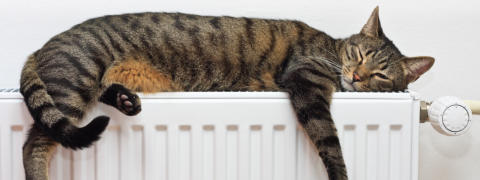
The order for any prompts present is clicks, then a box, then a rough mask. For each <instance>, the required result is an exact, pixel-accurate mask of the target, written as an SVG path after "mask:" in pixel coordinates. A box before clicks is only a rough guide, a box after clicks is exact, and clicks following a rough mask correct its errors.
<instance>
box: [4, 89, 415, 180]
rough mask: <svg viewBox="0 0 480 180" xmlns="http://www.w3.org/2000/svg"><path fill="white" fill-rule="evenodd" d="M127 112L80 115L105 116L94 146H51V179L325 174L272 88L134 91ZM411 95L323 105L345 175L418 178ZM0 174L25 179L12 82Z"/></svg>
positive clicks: (97, 109) (226, 179)
mask: <svg viewBox="0 0 480 180" xmlns="http://www.w3.org/2000/svg"><path fill="white" fill-rule="evenodd" d="M141 98H142V106H143V107H142V109H143V110H142V112H141V113H140V114H139V115H137V116H133V117H127V116H125V115H123V114H121V113H120V112H118V111H117V110H116V109H114V108H112V107H109V106H106V105H103V104H98V105H95V106H94V108H92V110H91V111H92V112H91V113H88V117H86V119H87V120H91V119H92V118H93V117H95V116H97V115H105V114H106V115H108V116H110V117H111V119H112V120H111V121H110V125H109V127H108V128H107V130H106V132H105V133H104V134H103V135H102V138H101V140H100V141H98V142H97V143H96V144H95V145H94V146H93V147H91V148H88V149H85V150H82V151H75V152H72V151H71V150H67V149H64V148H62V147H59V148H58V149H57V151H56V154H55V155H54V158H53V159H52V161H51V166H50V167H51V169H50V175H51V177H52V179H59V180H68V179H74V180H92V179H97V180H106V179H112V180H117V179H121V180H132V179H135V180H137V179H138V180H143V179H145V180H150V179H156V180H157V179H159V180H167V179H168V180H293V179H297V180H314V179H315V180H318V179H325V180H326V179H327V175H326V171H325V168H324V167H323V164H322V162H321V159H320V158H319V157H318V156H317V152H316V150H315V148H314V146H313V145H312V144H311V143H310V141H309V140H308V139H307V138H306V135H305V134H304V132H303V130H302V129H301V128H300V127H299V125H298V124H297V121H296V118H295V115H294V113H293V110H292V108H291V106H290V103H289V100H288V96H287V94H285V93H281V92H208V93H202V92H188V93H184V92H181V93H180V92H178V93H159V94H154V95H141ZM419 109H420V108H419V101H418V100H417V99H416V98H414V96H413V95H412V94H411V93H408V92H407V93H348V92H339V93H335V94H334V96H333V100H332V106H331V111H332V115H333V118H334V120H335V123H336V125H337V128H338V133H339V136H340V141H341V145H342V149H343V153H344V158H345V161H346V165H347V171H348V174H349V176H350V179H353V180H376V179H378V180H386V179H391V180H396V179H398V180H416V179H418V126H419V123H418V122H419ZM0 114H2V123H0V178H1V179H5V180H7V179H12V180H17V179H24V172H23V166H22V145H23V142H24V140H25V138H26V132H27V130H28V128H29V126H30V124H31V123H32V120H31V118H30V115H29V114H28V111H27V110H26V107H25V105H24V104H23V102H22V97H21V95H20V94H19V93H18V92H17V90H14V89H2V90H0Z"/></svg>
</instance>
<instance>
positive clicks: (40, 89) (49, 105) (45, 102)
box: [20, 55, 110, 149]
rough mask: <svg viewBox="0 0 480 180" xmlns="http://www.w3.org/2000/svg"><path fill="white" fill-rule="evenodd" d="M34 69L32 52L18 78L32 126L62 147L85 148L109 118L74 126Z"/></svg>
mask: <svg viewBox="0 0 480 180" xmlns="http://www.w3.org/2000/svg"><path fill="white" fill-rule="evenodd" d="M35 69H36V63H35V60H34V57H33V55H32V56H30V57H29V58H28V60H27V62H26V63H25V65H24V67H23V69H22V74H21V78H20V92H21V93H22V95H23V97H24V101H25V104H26V105H27V108H28V110H29V111H30V114H31V115H32V117H33V120H34V126H36V127H38V128H39V129H41V130H42V131H43V132H44V133H46V134H47V135H48V136H49V137H50V138H52V139H53V140H54V141H57V142H59V143H60V144H62V146H64V147H66V148H71V149H81V148H86V147H89V146H90V145H91V144H92V143H93V142H95V141H96V140H98V139H99V138H100V134H101V133H102V132H103V131H104V130H105V128H106V127H107V125H108V122H109V119H110V118H109V117H106V116H99V117H96V118H95V119H93V120H92V121H91V122H90V123H89V124H88V125H86V126H85V127H81V128H79V127H76V126H75V125H74V124H72V122H71V121H70V120H69V119H68V118H67V117H66V116H65V115H64V114H63V113H62V112H61V111H60V110H59V109H58V108H57V107H56V106H55V103H54V101H53V98H52V97H51V96H50V95H49V94H48V93H47V87H46V85H45V83H44V82H43V81H42V80H41V79H40V77H39V76H38V74H37V72H36V71H35Z"/></svg>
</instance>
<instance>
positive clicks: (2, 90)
mask: <svg viewBox="0 0 480 180" xmlns="http://www.w3.org/2000/svg"><path fill="white" fill-rule="evenodd" d="M18 91H19V90H18V88H0V93H15V92H18Z"/></svg>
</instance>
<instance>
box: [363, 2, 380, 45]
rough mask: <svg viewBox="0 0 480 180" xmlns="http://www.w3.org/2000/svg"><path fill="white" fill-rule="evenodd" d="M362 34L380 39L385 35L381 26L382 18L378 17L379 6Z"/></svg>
mask: <svg viewBox="0 0 480 180" xmlns="http://www.w3.org/2000/svg"><path fill="white" fill-rule="evenodd" d="M360 33H361V34H363V35H366V36H370V37H374V38H378V37H380V36H382V35H383V30H382V26H381V25H380V18H379V17H378V6H377V7H376V8H375V9H374V10H373V12H372V15H370V18H369V19H368V21H367V24H365V25H363V28H362V31H360Z"/></svg>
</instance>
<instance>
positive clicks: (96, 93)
mask: <svg viewBox="0 0 480 180" xmlns="http://www.w3.org/2000/svg"><path fill="white" fill-rule="evenodd" d="M432 64H433V58H429V57H417V58H406V57H404V56H403V55H402V54H400V52H399V51H398V50H397V49H396V47H395V46H394V45H393V43H391V41H390V40H388V39H387V38H386V37H385V35H384V34H383V31H382V30H381V28H380V22H379V21H378V9H376V10H375V11H374V12H373V13H372V17H370V19H369V21H368V22H367V24H366V25H365V27H364V28H363V30H362V31H361V33H359V34H356V35H353V36H351V37H349V38H345V39H334V38H332V37H330V36H328V35H327V34H325V33H323V32H321V31H318V30H316V29H314V28H312V27H309V26H308V25H306V24H304V23H302V22H299V21H290V20H268V19H255V18H234V17H227V16H223V17H213V16H197V15H189V14H180V13H138V14H124V15H115V16H104V17H99V18H95V19H90V20H87V21H85V22H83V23H81V24H79V25H76V26H74V27H72V28H71V29H70V30H67V31H65V32H63V33H61V34H59V35H57V36H55V37H53V38H52V39H50V40H49V41H48V42H47V43H46V44H45V45H44V46H43V47H42V48H41V49H39V50H38V51H36V52H35V53H34V54H33V55H32V56H30V57H29V59H28V60H27V62H26V63H25V66H24V68H23V71H22V77H21V80H20V81H21V93H22V94H23V96H24V99H25V103H26V104H27V107H28V109H29V111H30V113H31V115H32V117H33V119H34V120H35V123H34V125H33V127H32V129H31V133H30V135H29V138H28V140H27V141H26V143H25V145H24V164H25V171H26V174H27V179H36V180H37V179H48V174H47V172H48V170H47V167H48V161H49V159H50V154H51V151H52V149H53V147H55V146H56V144H57V143H60V144H62V145H63V146H65V147H68V148H72V149H80V148H85V147H88V146H89V145H91V144H92V143H93V142H94V141H96V140H97V139H98V137H99V135H100V134H101V133H102V132H103V130H104V129H105V127H106V126H107V124H108V117H104V116H100V117H97V118H95V119H94V120H93V121H92V122H90V123H89V124H88V125H87V126H85V127H82V128H79V127H77V126H76V125H77V124H78V122H79V121H80V120H81V119H82V117H83V116H84V114H85V111H86V110H87V108H88V107H89V105H90V104H92V103H93V102H94V100H95V99H98V100H99V101H101V102H103V103H105V104H108V105H111V106H114V107H116V108H117V109H119V110H120V111H121V112H123V113H125V114H127V115H135V114H137V113H139V112H140V110H141V106H140V101H139V99H138V96H136V94H135V93H134V91H135V92H164V91H225V90H227V91H247V90H248V91H257V90H271V91H286V92H288V93H289V94H290V99H291V102H292V105H293V108H294V109H295V112H296V113H297V117H298V120H299V123H300V124H301V125H302V126H303V127H304V128H305V131H306V132H307V134H308V135H309V137H310V139H311V140H312V142H313V143H314V144H315V145H316V147H317V149H318V151H319V155H320V157H321V158H322V159H323V162H324V164H325V165H326V167H327V171H328V176H329V178H330V179H340V180H342V179H347V174H346V170H345V164H344V161H343V157H342V153H341V147H340V143H339V140H338V137H337V134H336V128H335V124H334V123H333V120H332V118H331V115H330V101H331V95H332V93H333V92H335V91H337V90H357V91H391V90H403V89H405V88H406V87H407V84H408V83H410V82H412V81H414V80H415V79H417V78H418V77H419V76H420V75H421V74H422V73H424V72H425V71H427V70H428V69H429V68H430V67H431V65H432Z"/></svg>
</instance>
